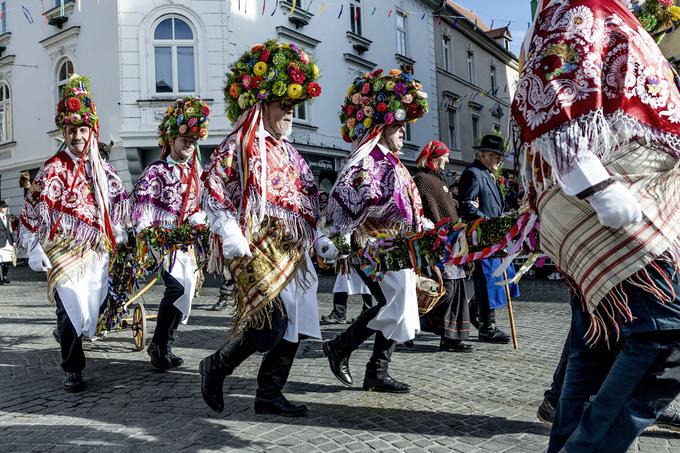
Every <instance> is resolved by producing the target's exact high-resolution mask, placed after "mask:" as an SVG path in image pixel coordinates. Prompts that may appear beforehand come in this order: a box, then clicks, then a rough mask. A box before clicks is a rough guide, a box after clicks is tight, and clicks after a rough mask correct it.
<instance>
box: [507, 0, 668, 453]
mask: <svg viewBox="0 0 680 453" xmlns="http://www.w3.org/2000/svg"><path fill="white" fill-rule="evenodd" d="M521 61H522V65H523V68H522V71H521V76H520V81H519V85H518V89H517V93H516V95H515V99H514V102H513V106H512V107H513V109H512V110H513V122H514V125H513V129H514V131H515V134H516V137H515V141H516V148H518V149H519V150H520V151H521V153H522V154H521V158H520V159H521V164H522V166H523V168H522V171H523V174H524V178H525V180H526V181H527V182H528V186H529V187H528V188H529V190H530V200H529V201H530V202H531V203H532V205H533V207H534V208H536V209H537V211H538V213H539V215H540V221H541V249H542V250H543V251H544V252H546V253H547V254H548V255H549V256H550V257H551V259H553V260H554V261H555V262H556V263H557V265H558V266H559V267H560V269H561V271H562V273H563V274H564V275H565V276H566V277H567V278H568V281H569V282H570V286H571V288H572V290H573V297H572V323H571V332H570V339H569V359H568V363H567V371H566V377H565V382H564V384H563V387H562V394H561V397H560V400H559V403H558V406H557V412H556V414H555V420H554V423H553V427H552V432H551V439H550V445H549V448H548V451H550V452H556V451H563V450H562V449H564V450H566V451H567V452H572V451H579V452H580V451H605V450H606V451H626V450H627V449H628V447H629V446H630V445H631V444H632V442H633V441H634V440H635V438H636V437H637V436H638V435H639V434H640V433H641V432H642V431H643V430H644V428H645V427H646V426H647V425H649V424H651V423H653V422H654V420H655V419H656V418H657V416H658V415H659V413H660V412H661V411H662V410H663V409H664V408H665V407H666V406H667V405H668V404H669V403H670V402H671V401H672V400H673V399H674V398H675V397H676V395H677V394H678V392H680V274H678V253H679V251H680V249H679V248H678V247H679V245H680V244H679V236H680V185H679V184H680V93H679V92H678V87H677V86H676V85H675V82H674V77H673V72H672V70H671V68H670V65H669V63H668V62H667V61H666V60H665V59H664V57H663V56H662V55H661V52H660V51H659V49H658V48H657V46H656V44H655V43H654V41H653V40H652V38H651V37H650V36H649V35H648V34H647V33H646V32H645V31H644V30H643V29H642V27H641V26H640V23H639V22H638V21H637V20H636V18H635V17H634V16H633V15H632V13H631V12H630V11H629V10H628V9H627V8H626V6H625V5H624V3H623V2H622V1H620V0H599V1H594V0H552V1H546V0H544V1H542V2H540V4H539V8H538V13H537V16H536V19H535V21H534V24H533V27H532V30H530V33H529V34H528V35H527V39H526V41H525V43H524V46H523V49H522V56H521ZM617 350H618V351H620V352H618V354H616V353H615V352H614V351H617ZM592 395H595V396H594V397H593V398H592V399H591V396H592Z"/></svg>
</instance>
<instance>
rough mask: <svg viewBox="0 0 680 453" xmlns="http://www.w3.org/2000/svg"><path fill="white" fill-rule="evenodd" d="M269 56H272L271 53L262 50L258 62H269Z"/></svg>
mask: <svg viewBox="0 0 680 453" xmlns="http://www.w3.org/2000/svg"><path fill="white" fill-rule="evenodd" d="M271 54H272V53H271V51H269V50H267V49H265V50H263V51H262V53H261V54H260V61H263V62H265V63H266V62H267V60H269V56H270V55H271Z"/></svg>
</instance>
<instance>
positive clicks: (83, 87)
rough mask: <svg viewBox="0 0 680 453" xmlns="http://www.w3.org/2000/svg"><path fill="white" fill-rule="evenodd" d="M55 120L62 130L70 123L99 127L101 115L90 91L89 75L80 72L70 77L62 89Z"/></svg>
mask: <svg viewBox="0 0 680 453" xmlns="http://www.w3.org/2000/svg"><path fill="white" fill-rule="evenodd" d="M54 122H55V123H56V124H57V127H58V128H59V129H61V130H62V131H63V130H64V129H66V126H68V125H73V126H89V127H92V128H94V129H96V128H97V125H98V124H99V117H98V116H97V108H96V107H95V106H94V99H92V93H91V92H90V78H89V77H85V76H81V75H78V74H73V75H72V76H71V77H69V79H68V81H67V82H66V85H64V88H63V89H62V91H61V99H59V103H58V104H57V115H56V116H55V118H54Z"/></svg>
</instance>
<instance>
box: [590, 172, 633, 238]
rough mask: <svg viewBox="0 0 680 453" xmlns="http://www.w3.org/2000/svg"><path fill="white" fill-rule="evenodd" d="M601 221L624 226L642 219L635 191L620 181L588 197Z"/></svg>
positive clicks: (615, 225)
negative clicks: (634, 194)
mask: <svg viewBox="0 0 680 453" xmlns="http://www.w3.org/2000/svg"><path fill="white" fill-rule="evenodd" d="M587 200H588V202H589V203H590V205H591V206H592V207H593V209H594V210H595V212H596V213H597V219H598V220H599V221H600V223H601V224H602V225H604V226H606V227H609V228H623V227H625V226H628V225H632V224H634V223H638V222H639V221H640V220H642V208H641V207H640V203H638V201H637V200H636V199H635V197H634V196H633V193H632V192H631V191H630V190H629V189H628V188H627V187H626V186H624V185H623V184H621V183H619V182H618V181H617V182H615V183H614V184H612V185H611V186H609V187H607V188H605V189H604V190H602V191H600V192H596V193H595V194H593V195H591V196H590V197H588V198H587Z"/></svg>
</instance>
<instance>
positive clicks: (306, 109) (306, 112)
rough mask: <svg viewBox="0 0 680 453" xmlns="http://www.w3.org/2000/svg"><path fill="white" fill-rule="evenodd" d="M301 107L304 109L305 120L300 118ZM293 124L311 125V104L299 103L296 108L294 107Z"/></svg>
mask: <svg viewBox="0 0 680 453" xmlns="http://www.w3.org/2000/svg"><path fill="white" fill-rule="evenodd" d="M301 107H302V108H303V112H304V118H300V116H299V111H300V108H301ZM293 124H305V125H309V124H310V119H309V104H308V103H307V101H305V102H299V103H297V104H295V106H293Z"/></svg>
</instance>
